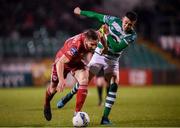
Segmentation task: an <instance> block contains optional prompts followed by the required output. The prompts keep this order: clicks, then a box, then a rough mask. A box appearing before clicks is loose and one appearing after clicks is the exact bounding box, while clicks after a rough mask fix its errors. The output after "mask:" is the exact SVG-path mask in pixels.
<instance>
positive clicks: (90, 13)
mask: <svg viewBox="0 0 180 128" xmlns="http://www.w3.org/2000/svg"><path fill="white" fill-rule="evenodd" d="M74 13H75V14H76V15H83V16H86V17H89V18H95V19H97V20H99V21H100V22H103V23H104V16H105V15H104V14H100V13H97V12H93V11H85V10H81V9H80V8H79V7H76V8H75V9H74Z"/></svg>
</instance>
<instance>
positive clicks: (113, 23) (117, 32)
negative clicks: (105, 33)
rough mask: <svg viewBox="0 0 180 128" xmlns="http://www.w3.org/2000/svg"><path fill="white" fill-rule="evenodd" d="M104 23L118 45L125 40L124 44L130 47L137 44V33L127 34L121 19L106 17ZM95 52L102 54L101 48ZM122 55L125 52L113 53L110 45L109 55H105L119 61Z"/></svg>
mask: <svg viewBox="0 0 180 128" xmlns="http://www.w3.org/2000/svg"><path fill="white" fill-rule="evenodd" d="M103 21H104V23H106V24H107V25H108V27H109V33H110V35H111V36H112V37H113V39H114V40H115V41H116V42H117V43H119V42H121V40H124V42H125V43H126V44H128V45H129V44H130V43H134V42H135V40H136V38H137V35H136V32H135V31H134V30H132V31H130V32H128V33H125V32H124V31H123V29H122V21H121V20H120V19H119V18H117V17H114V16H109V15H104V18H103ZM107 43H108V42H107ZM95 51H96V52H97V53H99V54H100V48H99V47H97V48H96V50H95ZM122 53H123V50H122V51H120V52H113V50H112V48H111V47H110V46H109V45H108V53H107V54H105V55H104V56H105V57H106V58H109V59H113V60H116V61H118V60H119V58H120V57H121V54H122Z"/></svg>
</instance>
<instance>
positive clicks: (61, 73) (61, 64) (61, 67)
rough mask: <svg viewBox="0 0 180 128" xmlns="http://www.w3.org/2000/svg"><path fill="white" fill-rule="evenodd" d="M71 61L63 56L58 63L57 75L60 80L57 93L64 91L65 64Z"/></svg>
mask: <svg viewBox="0 0 180 128" xmlns="http://www.w3.org/2000/svg"><path fill="white" fill-rule="evenodd" d="M69 61H70V60H69V59H68V58H67V57H66V56H65V55H63V56H62V57H61V58H59V59H58V61H57V62H56V69H57V75H58V79H59V83H58V86H57V91H63V88H64V86H65V78H64V64H65V63H68V62H69Z"/></svg>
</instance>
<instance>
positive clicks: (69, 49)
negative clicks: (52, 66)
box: [55, 33, 89, 67]
mask: <svg viewBox="0 0 180 128" xmlns="http://www.w3.org/2000/svg"><path fill="white" fill-rule="evenodd" d="M84 39H85V36H84V34H83V33H82V34H79V35H76V36H74V37H71V38H70V39H68V40H66V41H65V43H64V46H63V47H62V48H61V49H60V50H59V51H58V52H57V54H56V61H57V59H58V58H60V57H61V56H62V55H65V56H66V57H67V58H68V59H69V60H70V62H69V63H67V66H68V67H74V66H78V64H79V63H82V61H81V60H82V59H83V56H84V55H85V54H87V53H88V52H89V51H88V50H86V49H85V47H84V43H83V42H84ZM56 61H55V62H56Z"/></svg>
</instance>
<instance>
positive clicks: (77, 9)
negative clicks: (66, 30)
mask: <svg viewBox="0 0 180 128" xmlns="http://www.w3.org/2000/svg"><path fill="white" fill-rule="evenodd" d="M80 13H81V9H80V8H79V7H76V8H75V9H74V14H76V15H80Z"/></svg>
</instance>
